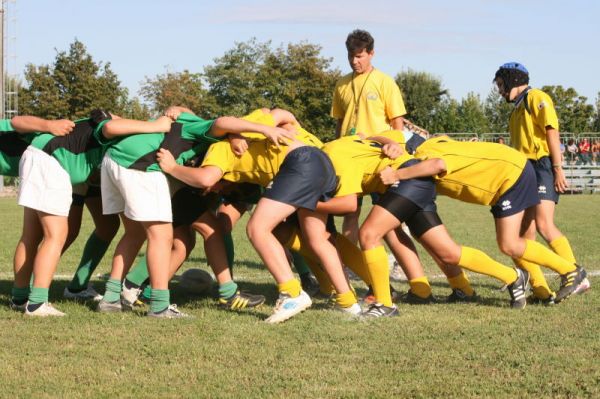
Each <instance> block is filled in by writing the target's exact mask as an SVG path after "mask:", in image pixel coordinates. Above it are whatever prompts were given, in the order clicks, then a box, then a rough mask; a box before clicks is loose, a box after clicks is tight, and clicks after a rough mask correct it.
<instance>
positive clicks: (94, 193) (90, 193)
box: [72, 183, 101, 206]
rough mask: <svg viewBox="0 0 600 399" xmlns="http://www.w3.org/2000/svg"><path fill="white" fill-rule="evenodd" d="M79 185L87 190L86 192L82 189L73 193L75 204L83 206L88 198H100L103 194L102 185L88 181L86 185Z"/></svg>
mask: <svg viewBox="0 0 600 399" xmlns="http://www.w3.org/2000/svg"><path fill="white" fill-rule="evenodd" d="M77 187H82V188H83V190H86V191H85V194H84V193H83V192H81V191H79V192H73V194H72V198H73V202H72V204H73V205H75V206H83V205H84V203H85V200H86V199H87V198H98V197H100V196H101V193H100V186H97V185H95V184H90V183H86V184H85V186H84V185H81V186H79V185H78V186H77Z"/></svg>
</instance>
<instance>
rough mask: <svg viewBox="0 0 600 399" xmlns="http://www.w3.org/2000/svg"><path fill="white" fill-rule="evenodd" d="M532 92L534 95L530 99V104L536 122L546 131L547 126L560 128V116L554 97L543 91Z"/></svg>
mask: <svg viewBox="0 0 600 399" xmlns="http://www.w3.org/2000/svg"><path fill="white" fill-rule="evenodd" d="M532 94H534V95H532V96H531V99H529V101H530V104H529V106H530V109H531V113H532V116H533V117H534V118H533V119H534V123H535V124H536V125H538V126H539V127H540V128H542V130H543V131H546V126H551V127H553V128H554V129H556V130H559V126H558V116H557V115H556V109H555V108H554V103H553V102H552V98H550V96H549V95H547V94H546V93H544V92H542V91H535V92H534V93H532Z"/></svg>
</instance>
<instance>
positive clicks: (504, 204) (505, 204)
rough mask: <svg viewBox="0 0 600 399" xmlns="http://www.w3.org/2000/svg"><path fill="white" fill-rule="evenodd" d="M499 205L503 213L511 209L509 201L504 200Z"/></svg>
mask: <svg viewBox="0 0 600 399" xmlns="http://www.w3.org/2000/svg"><path fill="white" fill-rule="evenodd" d="M501 205H502V210H503V211H507V210H509V209H511V208H512V205H511V203H510V201H509V200H504V201H502V204H501Z"/></svg>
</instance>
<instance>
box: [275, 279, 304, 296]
mask: <svg viewBox="0 0 600 399" xmlns="http://www.w3.org/2000/svg"><path fill="white" fill-rule="evenodd" d="M277 289H278V290H279V292H280V293H281V292H285V293H286V294H288V295H289V296H291V297H292V298H295V297H297V296H298V295H300V292H301V291H302V285H300V281H298V280H296V279H295V278H293V279H291V280H288V281H286V282H285V283H281V284H277Z"/></svg>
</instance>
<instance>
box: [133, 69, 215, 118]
mask: <svg viewBox="0 0 600 399" xmlns="http://www.w3.org/2000/svg"><path fill="white" fill-rule="evenodd" d="M205 93H206V92H205V90H204V88H203V85H202V74H200V73H192V72H190V71H188V70H184V71H183V72H165V73H164V74H162V75H157V76H155V77H154V78H148V77H146V81H145V82H144V83H143V84H142V88H141V89H140V94H141V96H142V97H143V98H144V99H145V100H146V101H148V102H149V103H150V104H151V107H152V110H153V111H154V112H162V111H164V110H165V109H166V108H168V107H169V106H171V105H183V106H186V107H188V108H190V109H191V110H192V111H194V113H196V114H198V115H202V114H203V113H204V112H205V110H206V104H204V103H203V100H205Z"/></svg>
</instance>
